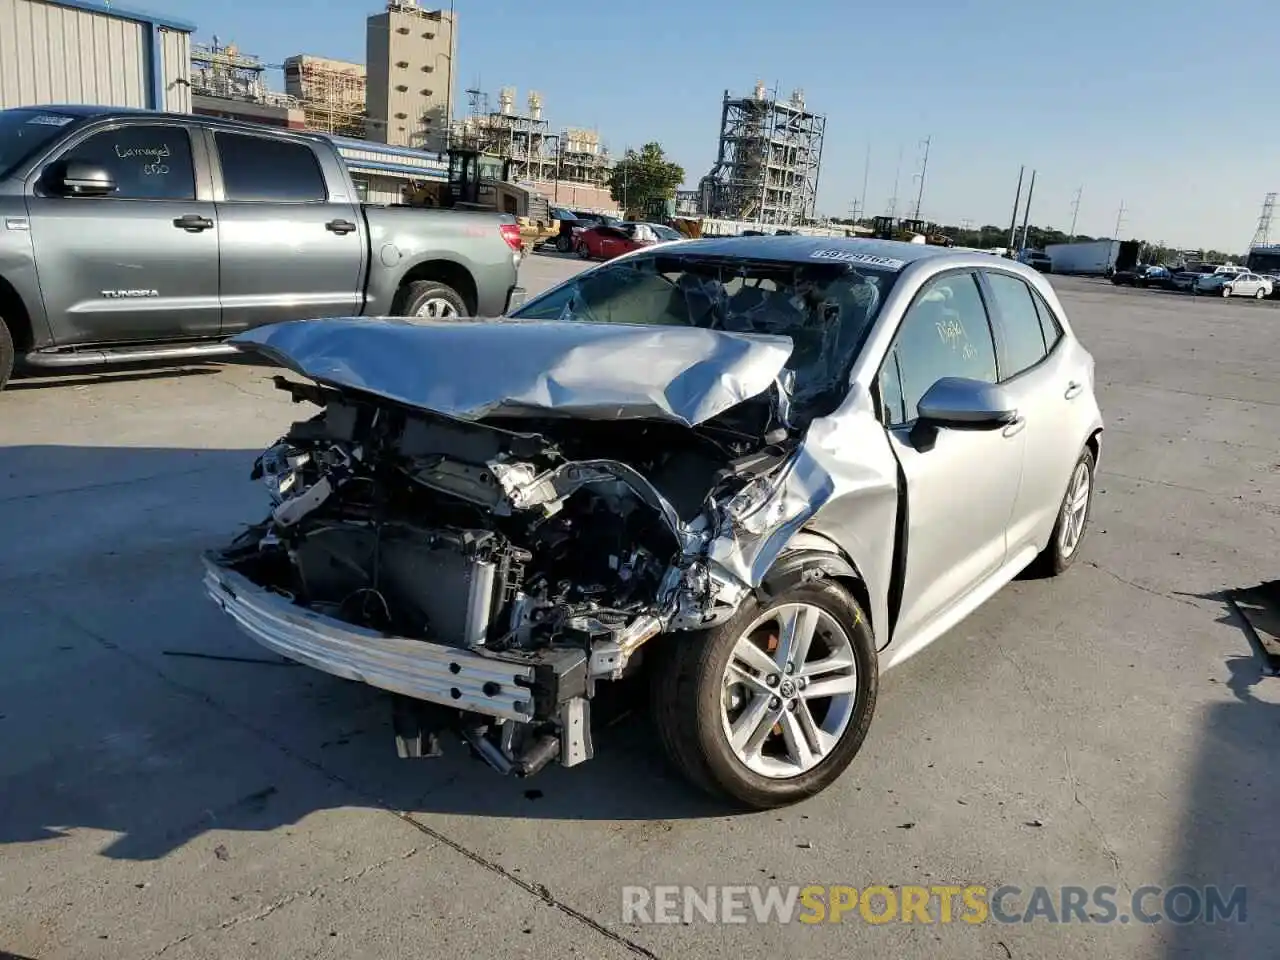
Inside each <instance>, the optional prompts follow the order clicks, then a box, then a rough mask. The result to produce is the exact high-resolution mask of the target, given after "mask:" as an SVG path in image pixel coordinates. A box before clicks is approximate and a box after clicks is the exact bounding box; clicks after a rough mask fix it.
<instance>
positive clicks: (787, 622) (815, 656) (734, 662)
mask: <svg viewBox="0 0 1280 960" xmlns="http://www.w3.org/2000/svg"><path fill="white" fill-rule="evenodd" d="M662 642H663V643H664V644H665V647H664V648H663V649H662V650H661V651H660V652H659V656H658V658H657V663H656V664H655V667H656V669H655V671H654V674H653V687H652V691H651V697H652V706H653V715H654V718H655V722H656V725H657V728H658V735H659V739H660V740H661V742H662V745H663V747H664V749H665V750H666V753H667V755H668V756H669V757H670V758H671V760H672V761H673V763H674V764H675V766H676V767H677V768H678V769H679V770H680V771H681V773H683V774H684V775H685V777H687V778H688V779H689V780H690V781H692V782H693V783H694V784H696V785H697V786H699V787H701V788H702V789H703V790H705V791H707V792H708V793H711V794H712V795H714V796H717V797H719V798H721V799H728V800H730V801H732V802H734V803H736V804H738V805H741V806H743V807H747V808H751V809H756V810H767V809H770V808H772V807H780V806H783V805H785V804H789V803H795V802H796V801H799V800H803V799H805V798H806V797H811V796H813V795H814V794H816V793H818V792H820V791H821V790H823V789H825V788H826V787H828V786H829V785H830V784H831V783H832V782H833V781H834V780H835V779H836V778H837V777H838V776H840V774H841V773H843V772H844V770H845V768H846V767H848V766H849V764H850V762H852V760H853V758H854V756H855V755H856V754H857V752H858V749H859V748H860V747H861V746H862V741H863V739H864V738H865V737H866V735H867V728H868V727H869V726H870V725H871V715H872V713H873V712H874V710H875V704H876V691H877V688H878V685H879V672H878V665H877V661H876V652H875V644H874V642H873V640H872V636H871V630H870V629H869V627H868V625H867V618H866V615H865V614H863V612H862V610H861V609H860V608H859V607H858V604H857V602H856V601H854V599H853V598H852V597H851V596H850V595H849V594H848V593H847V592H846V591H845V590H844V589H842V588H841V587H839V586H837V585H836V584H834V583H832V582H830V581H826V582H822V581H815V582H811V583H806V584H801V585H798V586H795V587H792V588H790V589H788V590H785V591H783V592H781V593H780V594H778V595H776V596H774V597H772V598H771V599H769V600H768V601H760V600H756V599H755V598H751V599H748V600H747V601H746V602H745V603H744V604H743V605H742V609H740V610H739V611H738V612H737V613H736V614H735V615H734V617H733V618H732V619H731V620H729V621H728V622H726V623H724V624H721V625H720V626H718V627H713V628H712V629H710V630H706V631H702V632H699V633H690V634H684V635H674V636H670V637H666V638H664V640H663V641H662Z"/></svg>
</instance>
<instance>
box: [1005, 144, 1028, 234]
mask: <svg viewBox="0 0 1280 960" xmlns="http://www.w3.org/2000/svg"><path fill="white" fill-rule="evenodd" d="M1026 172H1027V168H1026V166H1025V165H1024V166H1021V167H1019V168H1018V191H1017V193H1015V194H1014V195H1013V216H1012V217H1010V218H1009V249H1010V250H1013V244H1014V239H1015V238H1016V237H1017V230H1018V205H1019V204H1020V203H1021V202H1022V175H1023V174H1024V173H1026Z"/></svg>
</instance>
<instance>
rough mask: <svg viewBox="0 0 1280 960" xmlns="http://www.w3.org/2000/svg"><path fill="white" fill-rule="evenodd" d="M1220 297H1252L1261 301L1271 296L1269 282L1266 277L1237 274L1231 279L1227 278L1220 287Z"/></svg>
mask: <svg viewBox="0 0 1280 960" xmlns="http://www.w3.org/2000/svg"><path fill="white" fill-rule="evenodd" d="M1222 295H1223V296H1224V297H1254V298H1255V299H1257V300H1262V299H1263V298H1265V297H1269V296H1271V281H1270V280H1268V279H1267V278H1266V277H1260V276H1258V275H1257V274H1256V273H1248V272H1246V273H1237V274H1236V275H1235V276H1233V277H1228V279H1227V281H1226V283H1224V284H1223V285H1222Z"/></svg>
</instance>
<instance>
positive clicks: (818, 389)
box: [512, 249, 898, 426]
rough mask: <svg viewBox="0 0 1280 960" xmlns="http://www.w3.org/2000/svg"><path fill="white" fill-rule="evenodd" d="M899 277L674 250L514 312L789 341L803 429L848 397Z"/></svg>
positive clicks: (578, 280) (796, 419) (594, 274)
mask: <svg viewBox="0 0 1280 960" xmlns="http://www.w3.org/2000/svg"><path fill="white" fill-rule="evenodd" d="M897 277H898V274H897V272H896V271H894V270H887V269H882V268H875V267H867V266H863V265H861V264H859V265H857V266H855V265H854V264H852V263H838V262H824V263H810V262H794V261H779V260H742V259H737V258H726V257H706V256H698V255H697V254H693V253H677V252H675V250H670V249H669V250H665V251H663V252H658V251H655V252H653V253H651V254H649V255H646V256H637V257H628V258H627V259H625V260H620V261H618V262H616V263H612V264H607V265H605V266H602V267H598V268H596V269H595V270H590V271H588V272H586V273H583V274H580V275H579V276H577V277H574V278H573V279H571V280H569V281H567V282H565V283H563V284H561V285H560V286H558V287H555V288H553V289H551V290H549V291H548V292H546V293H544V294H543V295H542V296H540V297H537V298H535V299H533V300H531V301H529V302H528V303H527V304H525V305H524V306H523V307H521V308H520V309H519V310H517V311H516V312H515V313H514V314H512V316H513V317H515V318H516V319H521V320H561V321H567V322H574V321H587V322H593V323H629V324H638V325H646V326H649V325H651V326H690V327H701V328H704V329H708V330H724V331H728V332H731V333H763V334H776V335H782V336H787V337H790V338H791V340H792V343H793V344H794V346H795V348H794V351H793V352H792V354H791V358H790V360H788V361H787V368H788V369H789V370H790V371H791V372H792V374H793V375H794V380H793V382H792V385H791V390H790V392H791V404H792V421H793V423H795V424H796V425H797V426H799V425H802V424H804V423H807V422H808V421H809V420H811V419H813V418H814V417H817V416H824V415H826V414H827V413H830V412H831V411H832V410H833V409H835V406H836V405H838V404H839V402H840V400H841V399H842V398H843V396H844V393H845V387H846V381H847V379H848V376H849V369H850V367H851V366H852V365H853V361H854V360H855V359H856V358H857V356H858V353H859V351H860V350H861V349H862V346H863V344H864V343H865V342H866V338H867V335H868V333H870V331H871V326H872V324H873V323H874V322H875V319H876V316H877V314H878V313H879V311H880V305H881V304H882V303H883V302H884V299H885V297H886V296H887V295H888V293H889V290H890V289H891V288H892V286H893V284H894V282H895V281H896V280H897Z"/></svg>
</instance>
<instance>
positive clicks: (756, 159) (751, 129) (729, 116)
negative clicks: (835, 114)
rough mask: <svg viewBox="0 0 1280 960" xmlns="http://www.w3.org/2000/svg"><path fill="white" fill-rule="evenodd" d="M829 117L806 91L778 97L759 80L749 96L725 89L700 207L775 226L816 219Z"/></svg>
mask: <svg viewBox="0 0 1280 960" xmlns="http://www.w3.org/2000/svg"><path fill="white" fill-rule="evenodd" d="M825 132H826V118H825V117H823V116H820V115H819V114H816V113H813V112H812V111H810V110H809V109H808V108H807V107H806V106H805V102H804V92H803V91H801V90H796V91H795V92H794V93H792V94H791V97H790V99H788V100H779V99H778V98H777V94H776V91H774V92H773V93H770V92H769V91H767V90H766V89H765V85H764V83H762V82H757V83H756V87H755V91H754V93H753V95H752V96H750V97H734V96H731V95H730V93H729V91H728V90H726V91H725V92H724V99H723V102H722V105H721V109H720V144H719V148H718V151H717V154H716V162H715V165H714V166H713V167H712V168H711V172H710V173H708V174H707V175H706V176H705V177H703V179H702V181H701V182H700V184H699V191H700V195H701V196H700V202H699V206H700V207H701V208H702V210H703V212H705V213H707V214H708V215H710V216H713V217H722V218H725V219H728V220H740V221H743V220H745V221H754V222H758V223H767V224H775V225H780V226H782V225H795V224H800V223H804V222H805V221H808V220H810V219H812V218H813V216H814V207H815V204H816V203H817V197H818V174H819V172H820V169H821V165H822V140H823V135H824V133H825Z"/></svg>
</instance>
